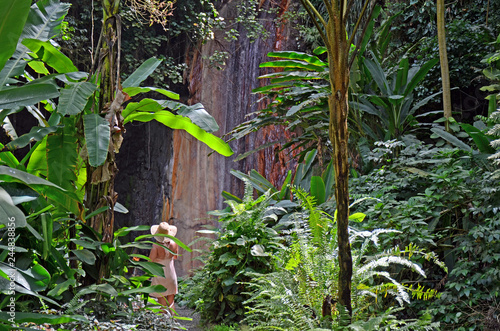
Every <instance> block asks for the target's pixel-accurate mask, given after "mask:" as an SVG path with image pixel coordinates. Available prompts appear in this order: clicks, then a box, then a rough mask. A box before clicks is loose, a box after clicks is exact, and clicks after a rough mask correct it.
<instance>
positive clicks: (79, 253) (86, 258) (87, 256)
mask: <svg viewBox="0 0 500 331" xmlns="http://www.w3.org/2000/svg"><path fill="white" fill-rule="evenodd" d="M72 252H73V253H74V254H75V255H76V257H77V258H78V259H79V260H80V261H82V262H83V263H86V264H89V265H94V263H95V260H96V257H95V255H94V253H92V252H91V251H89V250H88V249H85V248H84V249H81V250H80V249H74V250H72Z"/></svg>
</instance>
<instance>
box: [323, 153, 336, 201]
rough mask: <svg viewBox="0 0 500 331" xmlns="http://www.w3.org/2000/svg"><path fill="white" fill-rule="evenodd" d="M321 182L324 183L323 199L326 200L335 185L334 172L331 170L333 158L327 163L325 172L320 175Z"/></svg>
mask: <svg viewBox="0 0 500 331" xmlns="http://www.w3.org/2000/svg"><path fill="white" fill-rule="evenodd" d="M322 177H323V182H324V183H325V199H326V200H328V199H329V198H330V195H331V194H332V191H333V186H334V185H335V172H334V170H333V160H331V161H330V163H328V166H327V167H326V170H325V172H324V173H323V175H322Z"/></svg>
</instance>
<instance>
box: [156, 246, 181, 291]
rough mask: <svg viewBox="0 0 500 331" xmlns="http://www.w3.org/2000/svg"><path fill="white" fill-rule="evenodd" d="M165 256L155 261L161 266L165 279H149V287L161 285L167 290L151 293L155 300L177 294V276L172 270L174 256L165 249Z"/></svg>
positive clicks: (173, 269)
mask: <svg viewBox="0 0 500 331" xmlns="http://www.w3.org/2000/svg"><path fill="white" fill-rule="evenodd" d="M165 256H166V257H165V258H164V259H161V260H156V261H155V262H157V263H160V264H163V266H164V267H163V272H164V274H165V277H153V278H152V279H151V285H163V286H165V288H166V289H167V290H166V291H165V292H161V293H151V296H152V297H155V298H160V297H166V296H167V295H171V294H177V274H176V273H175V268H174V259H173V257H174V256H173V255H172V254H171V253H170V252H169V251H167V250H166V249H165Z"/></svg>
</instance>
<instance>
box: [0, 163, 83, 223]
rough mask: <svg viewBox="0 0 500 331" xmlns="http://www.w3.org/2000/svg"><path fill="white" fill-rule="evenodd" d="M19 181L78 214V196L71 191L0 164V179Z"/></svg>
mask: <svg viewBox="0 0 500 331" xmlns="http://www.w3.org/2000/svg"><path fill="white" fill-rule="evenodd" d="M1 180H3V181H6V182H21V183H24V184H26V185H28V186H29V187H31V188H32V189H33V190H34V191H35V192H37V193H39V194H41V195H43V196H44V197H47V198H49V199H51V200H52V202H54V203H56V204H58V205H61V206H62V207H63V208H64V209H65V210H67V211H70V212H72V213H73V214H76V215H78V213H79V209H78V202H79V200H78V197H77V196H76V195H75V194H74V193H71V192H66V191H65V190H64V189H63V188H61V187H59V186H57V185H56V184H54V183H51V182H49V181H47V180H45V179H42V178H39V177H37V176H33V175H31V174H29V173H27V172H24V171H21V170H18V169H13V168H9V167H5V166H0V181H1Z"/></svg>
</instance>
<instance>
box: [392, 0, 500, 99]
mask: <svg viewBox="0 0 500 331" xmlns="http://www.w3.org/2000/svg"><path fill="white" fill-rule="evenodd" d="M387 10H388V12H389V13H396V12H401V15H400V16H399V17H398V19H396V21H395V24H394V25H393V27H392V30H393V35H394V38H393V39H392V41H391V47H390V52H389V54H391V53H392V56H391V58H392V59H393V60H395V59H397V57H398V56H401V54H404V53H407V56H408V57H409V58H410V59H414V60H416V61H417V63H418V64H422V63H425V62H427V61H429V60H431V59H435V58H438V57H439V47H438V42H437V29H436V24H435V22H436V4H435V1H430V0H411V1H390V2H388V3H387ZM498 12H499V4H498V3H497V2H495V1H488V0H480V1H471V0H466V1H461V2H460V3H458V2H450V3H447V4H446V18H445V21H446V38H447V52H448V61H449V67H450V80H451V82H453V84H454V85H453V87H459V88H460V89H466V88H467V87H470V86H474V85H476V82H477V76H478V74H477V71H476V70H475V68H478V64H479V62H480V60H481V59H482V58H483V57H484V56H485V55H486V54H488V53H489V52H491V46H490V45H489V44H488V43H489V42H491V41H492V40H493V38H494V36H495V35H497V34H498V33H499V32H500V31H499V30H498V28H499V27H498V24H496V23H495V22H498ZM439 79H440V68H439V66H436V67H434V68H433V69H431V70H430V71H429V77H428V79H427V80H425V81H424V82H423V84H422V86H420V87H419V88H417V91H416V92H417V93H416V95H415V97H416V98H417V99H422V98H423V97H425V96H426V95H429V94H432V93H435V92H438V91H439V88H440V84H436V82H438V81H439Z"/></svg>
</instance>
